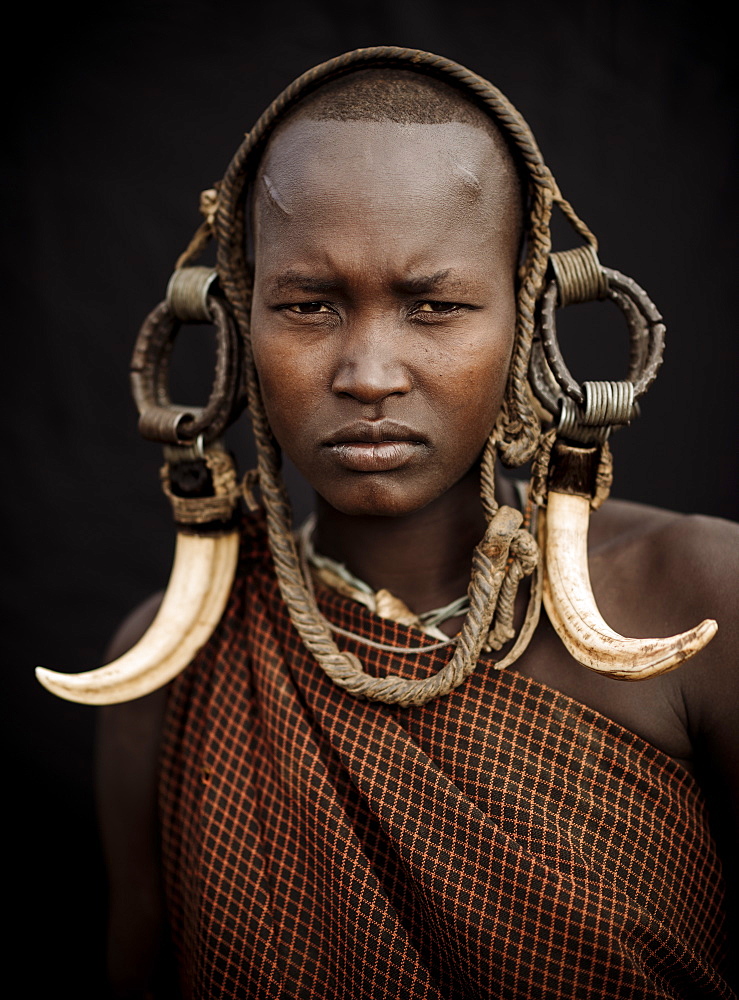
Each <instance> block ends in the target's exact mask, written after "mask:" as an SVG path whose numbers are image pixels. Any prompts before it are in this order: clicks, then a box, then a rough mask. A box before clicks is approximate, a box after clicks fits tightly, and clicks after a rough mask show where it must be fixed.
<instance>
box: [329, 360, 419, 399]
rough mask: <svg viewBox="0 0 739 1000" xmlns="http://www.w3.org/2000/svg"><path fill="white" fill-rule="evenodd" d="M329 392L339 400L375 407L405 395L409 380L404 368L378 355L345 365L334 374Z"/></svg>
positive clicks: (348, 362) (409, 384)
mask: <svg viewBox="0 0 739 1000" xmlns="http://www.w3.org/2000/svg"><path fill="white" fill-rule="evenodd" d="M331 388H332V390H333V392H334V393H336V395H338V396H349V397H352V398H353V399H358V400H359V401H360V402H363V403H375V402H378V401H380V400H382V399H386V398H387V397H388V396H397V395H403V394H404V393H406V392H408V391H409V390H410V388H411V380H410V377H409V374H408V371H407V369H406V368H405V366H404V365H401V364H399V363H396V362H390V361H388V360H387V359H385V358H383V357H382V356H381V355H379V354H377V355H375V356H372V355H369V356H366V357H364V358H362V360H361V361H357V360H352V361H345V362H344V363H343V364H342V365H341V366H340V367H339V368H338V370H337V371H336V374H335V376H334V379H333V383H332V386H331Z"/></svg>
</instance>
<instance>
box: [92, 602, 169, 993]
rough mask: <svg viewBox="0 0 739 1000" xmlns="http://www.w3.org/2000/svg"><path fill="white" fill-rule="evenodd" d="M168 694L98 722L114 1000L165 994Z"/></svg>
mask: <svg viewBox="0 0 739 1000" xmlns="http://www.w3.org/2000/svg"><path fill="white" fill-rule="evenodd" d="M161 599H162V595H161V594H156V595H154V596H153V597H152V598H150V599H149V600H148V601H146V602H145V603H144V604H142V605H141V606H140V607H139V608H137V609H136V610H135V611H134V612H133V613H132V614H131V615H129V617H128V618H127V619H126V620H125V621H124V622H123V624H122V625H121V627H120V628H119V630H118V632H117V633H116V635H115V636H114V638H113V640H112V642H111V644H110V647H109V650H108V658H109V659H115V658H116V657H117V656H120V655H121V654H122V653H124V652H125V651H126V650H127V649H129V648H130V647H131V646H132V645H134V644H135V643H136V642H137V641H138V639H139V638H140V637H141V636H142V635H143V633H144V632H145V631H146V629H147V628H148V626H149V625H150V623H151V621H152V620H153V618H154V616H155V614H156V611H157V609H158V607H159V604H160V603H161ZM166 701H167V691H166V689H162V690H159V691H155V692H154V693H153V694H150V695H148V696H146V697H145V698H138V699H136V700H135V701H131V702H124V703H123V704H120V705H110V706H107V707H105V708H103V709H101V710H100V714H99V719H98V738H97V759H96V784H97V801H98V814H99V818H100V827H101V832H102V837H103V848H104V852H105V858H106V865H107V870H108V882H109V890H110V912H109V925H108V926H109V935H108V974H109V980H110V986H111V990H112V994H113V996H126V997H137V996H142V997H143V996H144V995H148V991H150V990H151V989H152V988H154V987H155V986H156V989H157V991H158V992H157V995H167V992H166V987H164V982H163V978H162V977H163V976H166V972H165V971H164V970H165V968H166V959H165V955H166V931H165V919H164V906H163V898H162V891H161V872H160V862H159V829H158V827H159V824H158V814H157V772H158V758H159V744H160V740H161V731H162V723H163V719H164V712H165V709H166Z"/></svg>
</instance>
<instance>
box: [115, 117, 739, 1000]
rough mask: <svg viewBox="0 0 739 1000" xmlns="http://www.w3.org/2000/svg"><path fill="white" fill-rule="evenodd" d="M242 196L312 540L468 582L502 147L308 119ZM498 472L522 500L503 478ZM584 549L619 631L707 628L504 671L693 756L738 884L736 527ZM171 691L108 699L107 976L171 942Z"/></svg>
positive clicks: (499, 369) (500, 363)
mask: <svg viewBox="0 0 739 1000" xmlns="http://www.w3.org/2000/svg"><path fill="white" fill-rule="evenodd" d="M327 162H330V164H331V169H330V170H328V171H327V170H326V169H325V164H326V163H327ZM255 195H256V197H255V288H254V305H253V327H252V336H253V345H254V355H255V361H256V365H257V369H258V372H259V376H260V382H261V386H262V391H263V396H264V399H265V405H266V408H267V412H268V416H269V419H270V423H271V425H272V428H273V430H274V432H275V435H276V437H277V439H278V441H279V442H280V445H281V446H282V448H283V450H284V451H285V452H286V453H287V454H288V455H289V456H290V457H291V459H292V460H293V461H294V463H295V464H296V466H297V467H298V469H300V470H301V471H302V472H303V474H304V476H305V477H306V479H307V480H308V482H309V483H310V484H311V485H312V486H313V488H314V489H315V490H316V495H317V514H318V527H317V538H316V547H317V548H318V550H319V551H321V552H323V553H325V554H327V555H330V556H332V557H334V558H336V559H338V560H340V561H341V562H343V563H345V564H346V565H347V566H348V567H349V568H350V569H351V570H352V572H354V573H355V574H356V575H357V576H359V577H360V578H362V579H364V580H366V581H367V582H368V583H369V584H370V585H372V586H373V587H374V588H376V589H379V588H380V587H384V588H387V589H389V590H391V591H392V592H393V593H394V594H396V595H397V596H399V597H400V598H402V599H403V600H404V601H405V602H406V604H408V605H409V606H410V607H411V608H412V609H413V610H415V611H416V612H423V611H425V610H428V609H429V608H432V607H436V606H439V605H443V604H446V603H448V602H449V601H451V600H453V599H454V598H456V597H458V596H459V595H460V594H461V593H463V592H464V590H465V589H466V587H467V583H468V580H469V567H470V560H471V555H472V551H473V549H474V546H475V544H476V543H477V542H478V541H479V539H480V537H481V535H482V533H483V531H484V519H483V514H482V508H481V505H480V500H479V482H478V461H479V456H480V453H481V450H482V448H483V445H484V442H485V440H486V438H487V435H488V434H489V432H490V430H491V428H492V426H493V423H494V421H495V417H496V415H497V412H498V410H499V407H500V403H501V401H502V398H503V393H504V389H505V382H506V375H507V369H508V364H509V360H510V353H511V348H512V344H513V333H514V323H515V263H516V258H517V249H518V224H517V199H518V195H517V192H516V190H515V185H514V184H513V183H512V182H511V169H510V165H509V164H508V163H507V162H506V161H505V160H504V159H502V158H501V155H500V153H499V152H498V151H497V150H496V149H495V147H494V144H493V143H492V141H491V139H490V137H489V136H488V135H487V134H486V133H485V132H484V131H483V130H481V129H476V128H474V127H473V126H471V125H469V124H461V123H450V124H447V125H409V126H402V125H397V124H394V123H390V122H381V123H369V122H362V123H359V122H333V121H305V120H297V121H294V122H292V123H290V124H289V125H287V126H286V127H285V128H284V129H283V130H282V132H281V133H280V135H279V136H278V137H276V138H275V139H274V140H273V142H272V144H271V145H270V147H269V150H268V153H267V154H266V158H265V162H264V164H263V166H262V168H261V170H260V174H259V177H258V180H257V188H256V192H255ZM497 492H498V499H499V500H500V502H504V503H509V504H511V505H515V501H514V491H513V488H512V486H511V484H510V483H509V482H508V481H507V480H505V479H503V478H502V477H499V483H498V486H497ZM589 554H590V571H591V577H592V583H593V590H594V593H595V596H596V599H597V602H598V605H599V607H600V609H601V611H602V613H603V615H604V617H605V618H606V620H607V621H608V623H609V624H610V625H611V626H612V627H613V628H615V629H617V630H618V631H620V632H622V633H623V634H624V635H632V636H652V635H655V636H657V635H671V634H675V633H677V632H681V631H684V630H685V629H687V628H690V627H691V626H693V625H695V624H696V623H697V622H698V621H700V620H701V619H703V618H708V617H712V618H716V619H717V620H718V622H719V626H720V627H719V632H718V634H717V636H716V637H715V639H714V640H713V641H712V642H711V643H710V644H709V645H708V646H707V647H706V648H705V649H704V650H702V651H701V652H700V653H699V654H697V655H696V656H695V657H694V658H693V659H692V660H691V661H689V662H688V663H686V664H684V665H683V666H681V667H680V668H679V669H678V670H675V671H673V672H671V673H669V674H666V675H663V676H660V677H656V678H652V679H650V680H647V681H642V682H635V683H628V682H623V681H616V680H612V679H609V678H606V677H604V676H602V675H600V674H596V673H594V672H592V671H590V670H588V669H587V668H585V667H583V666H582V665H581V664H579V663H577V662H576V661H574V660H573V659H572V658H571V657H570V655H569V654H568V653H567V651H566V649H565V648H564V646H563V645H562V643H561V641H560V640H559V638H558V637H557V636H556V634H555V633H554V631H553V630H552V628H551V626H550V625H549V623H548V621H547V620H546V615H544V614H543V615H542V621H541V623H540V625H539V627H538V629H537V631H536V634H535V635H534V638H533V640H532V642H531V645H530V647H529V649H528V650H527V651H526V653H525V654H524V655H523V656H522V657H521V658H520V659H519V661H518V662H517V663H516V664H515V666H514V667H512V668H510V669H514V670H517V671H519V672H520V673H521V674H524V675H525V676H528V677H532V678H535V679H536V680H538V681H540V682H542V683H544V684H547V685H549V686H550V687H552V688H555V689H557V690H559V691H561V692H563V693H564V694H566V695H569V696H570V697H572V698H574V699H576V700H577V701H579V702H582V703H583V704H585V705H588V706H589V707H591V708H592V709H595V710H596V711H597V712H600V713H601V714H602V715H605V716H607V717H608V718H610V719H612V720H613V721H614V722H616V723H618V724H619V725H620V726H622V727H624V728H625V729H627V730H630V731H631V732H633V733H635V734H637V735H638V736H639V737H641V738H642V739H643V740H645V741H646V742H647V743H650V744H652V745H653V746H654V747H656V748H657V749H659V750H661V751H662V752H664V753H665V754H667V755H668V756H670V757H672V758H673V760H675V761H676V762H677V763H678V764H679V765H680V766H681V767H683V768H685V769H686V770H688V771H690V772H691V773H692V774H694V775H695V776H696V778H697V780H698V781H699V783H700V784H701V786H702V788H703V790H704V792H705V795H706V797H707V800H708V803H709V809H710V812H711V819H712V825H713V827H714V831H715V836H716V838H717V841H718V844H719V849H720V851H721V853H722V856H723V858H724V860H725V866H726V875H727V882H728V883H729V895H730V900H735V899H736V898H737V891H736V890H737V873H736V869H735V866H734V864H733V861H732V855H733V849H730V847H731V848H733V845H734V844H735V843H736V842H737V831H739V823H738V822H737V817H738V815H739V807H738V806H737V802H739V684H737V676H736V672H737V668H736V663H737V656H736V650H737V646H738V645H739V616H738V615H737V609H736V600H735V598H734V591H733V587H732V582H733V581H734V580H735V579H736V578H737V575H738V572H737V571H739V529H737V527H736V526H734V525H732V524H728V523H726V522H721V521H717V520H713V519H710V518H700V517H685V516H681V515H675V514H671V513H668V512H666V511H661V510H655V509H652V508H647V507H644V506H641V505H638V504H631V503H623V502H618V501H615V500H610V501H608V502H607V503H606V504H605V505H604V507H603V508H602V509H601V510H600V511H599V512H598V513H597V514H595V515H594V516H593V518H592V522H591V529H590V538H589ZM524 596H525V595H523V594H522V595H520V599H521V600H520V602H519V603H523V600H524ZM156 604H157V600H156V599H152V601H151V602H149V604H148V606H144V607H142V608H141V609H139V611H138V612H137V613H136V614H135V615H134V616H133V617H132V618H131V619H130V620H129V621H128V622H127V623H126V624H125V625H124V627H123V628H122V630H121V632H120V633H119V635H118V636H117V637H116V640H115V641H114V644H113V648H112V649H111V654H113V655H116V654H118V653H120V652H122V651H123V650H124V649H126V648H128V647H129V646H130V645H131V644H132V643H133V642H134V641H135V640H136V638H138V636H139V635H140V634H141V633H142V632H143V631H144V630H145V628H146V627H147V625H148V623H149V621H150V620H151V618H152V617H153V614H154V611H155V609H156ZM522 613H523V609H522V608H521V607H519V618H520V617H521V615H522ZM451 625H452V627H451V628H450V632H451V631H452V630H453V628H454V627H458V625H459V622H455V623H451ZM165 698H166V693H165V692H157V693H155V694H154V695H151V696H149V697H148V698H144V699H141V700H139V701H136V702H132V703H130V704H125V705H121V706H116V707H113V708H110V709H106V710H104V711H103V713H102V724H101V733H100V756H99V772H98V773H99V782H100V790H101V791H100V812H101V821H102V825H103V831H104V835H105V841H106V849H107V853H108V859H109V867H110V871H111V886H112V907H111V913H112V917H111V921H112V922H111V934H110V940H111V951H110V969H111V979H112V981H113V983H114V986H115V989H116V990H117V995H118V996H131V997H133V996H145V995H146V989H147V988H149V987H150V986H151V983H152V982H153V979H152V977H153V976H154V974H155V973H154V970H156V969H157V968H158V967H159V966H160V965H161V959H160V955H161V952H162V942H163V941H164V940H165V935H164V934H163V931H162V928H163V926H164V919H163V912H164V910H163V906H162V902H161V892H160V886H159V878H160V876H159V869H158V861H157V848H156V843H157V825H156V812H155V788H156V752H157V747H158V740H159V732H160V728H161V719H162V714H163V711H164V704H165ZM730 905H733V904H730ZM732 919H733V918H732ZM162 995H166V994H165V993H162Z"/></svg>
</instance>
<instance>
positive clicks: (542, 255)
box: [188, 46, 597, 705]
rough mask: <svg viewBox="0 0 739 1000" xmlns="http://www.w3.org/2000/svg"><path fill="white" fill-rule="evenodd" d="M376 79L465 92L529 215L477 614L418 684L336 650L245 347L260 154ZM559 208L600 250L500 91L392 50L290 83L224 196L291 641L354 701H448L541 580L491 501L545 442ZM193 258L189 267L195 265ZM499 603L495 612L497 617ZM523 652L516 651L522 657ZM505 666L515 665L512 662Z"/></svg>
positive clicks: (358, 55) (486, 496)
mask: <svg viewBox="0 0 739 1000" xmlns="http://www.w3.org/2000/svg"><path fill="white" fill-rule="evenodd" d="M371 67H396V68H405V69H414V70H416V71H419V72H424V73H428V74H430V75H433V76H436V77H438V78H439V79H441V80H443V81H444V82H446V83H447V84H451V85H452V86H456V87H458V88H459V89H461V90H463V91H465V92H466V94H467V95H468V97H470V98H471V99H472V100H473V101H474V102H475V103H478V104H479V105H481V106H482V107H483V108H484V109H485V110H486V111H487V112H488V113H490V114H491V115H492V116H493V117H494V118H495V119H496V120H497V122H498V123H499V125H500V126H501V129H502V131H503V133H504V135H506V136H507V137H508V139H509V141H510V143H511V146H512V148H513V150H514V152H515V153H517V155H518V157H519V159H520V161H521V162H522V163H523V165H524V167H525V169H526V172H527V175H528V181H529V195H530V202H531V205H532V208H531V212H530V216H529V220H528V229H527V233H526V236H527V243H526V258H525V261H524V264H523V266H522V268H521V272H520V285H519V290H518V294H517V321H516V336H515V344H514V350H513V356H512V360H511V366H510V371H509V376H508V382H507V386H506V393H505V398H504V402H503V406H502V408H501V413H500V416H499V418H498V421H497V423H496V428H495V431H494V433H493V434H492V435H491V436H490V439H489V441H488V443H487V445H486V448H485V451H484V455H483V460H482V474H481V494H482V502H483V506H484V510H485V515H486V518H487V519H488V522H489V524H488V529H487V531H486V534H485V537H484V539H483V541H482V542H481V543H480V544H479V545H478V547H477V548H476V550H475V553H474V556H473V564H472V577H471V582H470V587H469V598H470V611H469V612H468V614H467V616H466V618H465V621H464V625H463V627H462V631H461V633H460V635H459V637H458V640H457V648H456V649H455V652H454V655H453V657H452V659H451V660H450V662H449V663H448V664H447V665H446V666H445V667H444V668H442V669H441V670H440V671H439V672H438V673H437V674H435V675H434V676H432V677H430V678H427V679H424V680H421V681H408V680H405V679H403V678H400V677H385V678H375V677H371V676H369V675H368V674H366V673H365V671H364V670H363V668H362V665H361V663H360V661H359V660H358V658H357V657H356V656H354V655H353V654H351V653H346V652H341V651H340V650H339V649H338V647H337V646H336V644H335V642H334V640H333V637H332V635H331V631H330V628H329V626H328V623H327V622H326V620H325V619H324V618H323V616H322V615H321V613H320V611H319V609H318V607H317V605H316V602H315V598H314V596H313V595H312V593H311V592H310V591H309V589H308V587H307V586H306V583H305V580H304V579H303V576H302V573H301V567H300V561H299V557H298V553H297V550H296V547H295V542H294V538H293V535H292V530H291V525H292V515H291V511H290V504H289V500H288V498H287V494H286V491H285V488H284V484H283V483H282V481H281V477H280V474H279V453H278V448H277V445H276V442H275V441H274V438H273V435H272V431H271V429H270V426H269V422H268V420H267V416H266V412H265V409H264V404H263V401H262V398H261V392H260V389H259V383H258V379H257V375H256V371H255V368H254V362H253V355H252V351H251V341H250V323H249V320H250V310H251V294H252V288H251V276H250V274H249V269H248V266H247V260H246V240H245V235H246V216H245V213H246V198H245V190H246V186H247V183H248V181H249V179H250V177H251V176H253V173H254V170H255V169H256V165H257V163H258V159H259V156H260V155H261V151H262V149H263V147H264V144H265V143H266V141H267V139H268V137H269V135H270V134H271V132H272V130H273V129H274V127H275V125H276V124H277V123H278V122H279V121H280V119H281V118H283V117H284V116H285V114H286V113H287V112H288V111H289V110H290V109H291V108H292V107H293V106H294V105H295V104H296V103H297V102H298V101H299V100H301V99H302V98H303V97H305V96H306V95H307V94H309V93H310V92H311V91H312V90H315V89H316V88H317V87H318V86H320V85H321V84H323V83H325V82H327V81H328V80H331V79H334V78H336V77H338V76H341V75H342V74H344V73H347V72H352V71H356V70H357V69H361V68H371ZM554 204H558V205H559V206H560V207H561V208H562V211H563V212H564V213H565V215H566V216H567V217H568V218H569V219H570V221H571V222H572V223H573V225H574V226H575V228H576V229H577V230H578V232H579V233H580V234H581V235H582V236H583V238H584V239H586V241H587V242H588V243H590V244H591V245H593V246H594V247H597V243H596V241H595V237H594V236H593V235H592V233H590V230H589V229H588V228H587V226H585V224H584V223H582V222H581V221H580V220H579V219H578V217H577V216H576V215H575V213H574V211H573V210H572V207H571V206H570V205H569V203H568V202H566V201H565V200H564V199H563V198H562V196H561V194H560V193H559V189H558V188H557V185H556V183H555V182H554V179H553V178H552V176H551V174H550V172H549V170H548V168H547V167H546V165H545V163H544V161H543V159H542V156H541V153H540V151H539V148H538V146H537V144H536V141H535V140H534V137H533V135H532V134H531V131H530V129H529V127H528V125H527V124H526V122H525V121H524V119H523V118H522V117H521V115H520V114H519V113H518V111H517V110H516V108H515V107H514V106H513V105H512V104H511V102H510V101H508V99H507V98H506V97H505V96H504V95H503V94H502V93H501V92H500V91H499V90H498V89H497V88H496V87H494V86H493V85H492V84H490V83H488V81H486V80H484V79H482V78H481V77H479V76H477V74H475V73H472V72H471V71H470V70H468V69H465V68H464V67H463V66H460V65H458V64H457V63H454V62H452V61H451V60H449V59H446V58H444V57H441V56H435V55H432V54H431V53H427V52H419V51H417V50H414V49H406V48H399V47H395V46H383V47H377V48H369V49H358V50H356V51H354V52H349V53H345V54H344V55H342V56H338V57H337V58H335V59H332V60H329V61H328V62H326V63H323V64H322V65H320V66H317V67H314V68H313V69H311V70H308V72H307V73H304V74H303V75H302V76H301V77H299V78H298V79H297V80H295V81H294V82H293V83H292V84H290V85H289V86H288V87H287V88H286V89H285V90H284V91H283V92H282V93H281V94H280V95H279V96H278V97H277V99H276V100H275V101H273V102H272V104H271V105H270V106H269V107H268V108H267V110H266V111H265V112H264V114H263V115H262V116H261V117H260V118H259V120H258V121H257V123H256V124H255V126H254V128H253V129H252V131H251V132H250V133H249V134H248V135H247V137H246V139H245V140H244V142H243V143H242V145H241V146H240V148H239V149H238V150H237V152H236V155H235V156H234V158H233V160H232V162H231V164H230V166H229V168H228V170H227V172H226V174H225V176H224V178H223V180H222V181H221V183H220V185H219V186H218V204H217V210H216V214H215V220H214V229H215V233H216V235H217V240H218V249H217V269H218V274H219V278H220V283H221V287H222V289H223V291H224V293H225V295H226V297H227V298H228V300H229V301H230V303H231V305H232V307H233V310H234V313H235V315H236V319H237V322H238V325H239V328H240V330H241V333H242V336H243V339H244V343H245V346H246V365H245V380H246V392H247V397H248V404H249V410H250V413H251V418H252V424H253V429H254V437H255V441H256V445H257V455H258V463H257V468H258V474H259V484H260V490H261V494H262V500H263V503H264V507H265V511H266V517H267V529H268V534H269V541H270V549H271V552H272V556H273V559H274V563H275V570H276V573H277V577H278V581H279V584H280V588H281V592H282V595H283V597H284V599H285V601H286V603H287V605H288V608H289V610H290V615H291V618H292V621H293V623H294V625H295V627H296V629H297V630H298V632H299V634H300V636H301V638H302V639H303V642H304V643H305V645H306V646H307V648H308V649H309V650H310V651H311V653H312V654H313V655H314V656H315V658H316V659H317V660H318V662H319V663H320V665H321V667H322V668H323V670H325V672H326V673H327V674H328V676H329V677H331V679H332V680H334V681H335V682H336V683H337V684H339V685H340V686H342V687H344V688H345V689H346V690H347V691H349V692H350V693H352V694H354V695H356V696H358V697H364V698H368V699H372V700H380V701H384V702H387V703H390V704H399V705H411V704H414V705H418V704H423V703H424V702H426V701H428V700H430V699H431V698H433V697H436V696H437V695H440V694H445V693H448V692H449V691H451V690H452V689H453V688H455V687H457V686H458V685H459V684H461V683H462V681H463V680H464V679H465V678H466V677H467V676H468V675H469V674H470V673H471V672H472V671H473V670H474V668H475V665H476V663H477V659H478V656H479V654H480V652H481V650H482V649H483V646H484V644H485V643H486V642H487V641H488V638H489V634H490V630H491V622H492V620H493V618H494V617H496V626H495V629H494V637H493V638H494V640H495V641H497V639H499V638H500V637H501V636H502V635H503V634H508V633H509V632H510V631H511V623H512V612H513V601H514V599H515V593H516V590H517V587H518V583H519V582H520V579H521V578H522V577H523V576H524V575H526V574H527V573H530V572H531V571H532V569H533V568H534V565H535V562H536V546H535V545H533V546H532V539H531V536H530V535H529V534H528V532H527V531H526V530H525V529H521V528H520V527H519V525H520V521H521V515H520V514H518V513H517V512H514V511H511V509H510V508H500V509H498V506H497V503H496V501H495V492H494V486H495V484H494V463H495V451H496V448H497V449H498V450H499V451H500V455H501V458H502V460H503V461H504V463H505V464H506V465H509V466H518V465H521V464H523V463H524V462H526V461H527V460H528V459H529V458H530V457H531V456H532V454H533V453H534V451H535V449H536V447H537V444H538V442H539V439H540V436H541V425H540V422H539V418H538V416H537V414H536V412H535V410H534V408H533V407H532V404H531V400H530V394H529V389H528V379H527V375H528V367H529V358H530V354H531V346H532V341H533V336H534V325H535V310H536V303H537V300H538V299H539V297H540V295H541V292H542V289H543V287H544V282H545V274H546V269H547V262H548V256H549V251H550V248H551V235H550V219H551V214H552V208H553V205H554ZM209 223H210V220H209V222H208V224H209ZM189 250H190V248H188V260H189V259H191V255H190V253H189ZM501 598H502V603H501ZM499 603H500V610H499V613H498V614H497V615H496V608H498V606H499ZM531 620H532V615H531V613H529V614H527V622H529V624H530V621H531ZM528 632H530V628H528V629H527V633H528ZM529 637H530V636H529ZM520 645H521V644H520V643H517V644H516V647H519V646H520ZM516 647H514V648H516ZM509 656H510V654H509ZM506 660H507V661H509V662H510V660H509V657H506Z"/></svg>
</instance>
